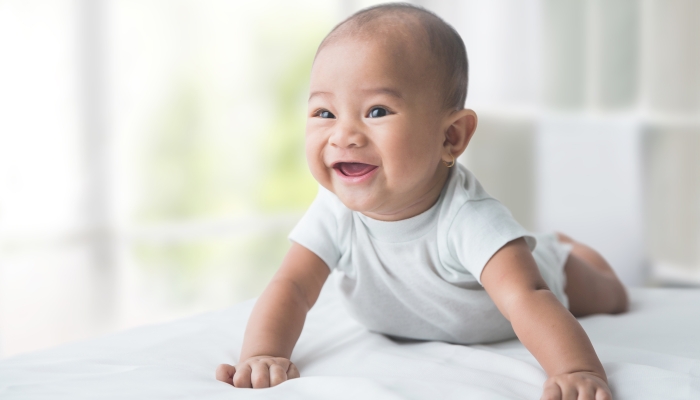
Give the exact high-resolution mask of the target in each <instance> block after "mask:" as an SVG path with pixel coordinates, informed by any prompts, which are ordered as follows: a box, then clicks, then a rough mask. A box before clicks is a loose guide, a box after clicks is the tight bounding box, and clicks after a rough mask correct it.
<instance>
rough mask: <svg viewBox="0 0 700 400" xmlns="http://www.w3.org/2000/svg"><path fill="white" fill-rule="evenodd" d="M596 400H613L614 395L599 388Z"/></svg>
mask: <svg viewBox="0 0 700 400" xmlns="http://www.w3.org/2000/svg"><path fill="white" fill-rule="evenodd" d="M595 400H612V394H611V393H610V392H609V391H607V390H605V389H601V388H598V390H597V391H596V393H595Z"/></svg>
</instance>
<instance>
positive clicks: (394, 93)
mask: <svg viewBox="0 0 700 400" xmlns="http://www.w3.org/2000/svg"><path fill="white" fill-rule="evenodd" d="M363 92H370V93H381V94H387V95H389V96H392V97H396V98H397V99H401V100H403V95H402V94H401V92H399V91H398V90H396V89H392V88H388V87H380V88H372V89H365V90H363Z"/></svg>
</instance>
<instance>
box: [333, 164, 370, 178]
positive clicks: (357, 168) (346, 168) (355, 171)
mask: <svg viewBox="0 0 700 400" xmlns="http://www.w3.org/2000/svg"><path fill="white" fill-rule="evenodd" d="M333 168H334V169H335V170H337V171H339V172H340V173H341V174H343V175H345V176H349V177H353V178H355V177H360V176H363V175H367V174H369V173H370V172H372V171H374V170H375V169H377V166H376V165H371V164H363V163H355V162H340V163H336V164H335V165H333Z"/></svg>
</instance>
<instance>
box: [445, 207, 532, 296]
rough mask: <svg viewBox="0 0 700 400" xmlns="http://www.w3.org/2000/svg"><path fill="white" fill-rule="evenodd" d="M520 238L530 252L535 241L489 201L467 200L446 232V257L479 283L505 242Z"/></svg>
mask: <svg viewBox="0 0 700 400" xmlns="http://www.w3.org/2000/svg"><path fill="white" fill-rule="evenodd" d="M520 237H523V238H525V241H526V242H527V245H528V247H529V248H530V251H532V250H534V249H535V246H536V244H537V241H536V239H535V238H534V237H533V236H532V235H530V234H529V233H528V231H527V230H525V228H523V227H522V226H521V225H520V224H519V223H518V222H517V221H516V220H515V219H514V218H513V216H512V215H511V213H510V211H508V209H507V208H506V207H505V206H504V205H503V204H501V203H500V202H499V201H498V200H495V199H493V198H486V199H481V200H476V201H467V202H466V203H465V204H464V205H463V206H462V207H461V208H460V209H459V211H458V212H457V215H456V216H455V218H454V219H453V221H452V224H451V225H450V228H449V229H448V232H447V240H448V248H449V251H450V255H451V256H452V257H453V258H454V259H455V260H456V261H457V262H458V263H459V264H460V265H461V266H463V267H464V268H465V269H466V270H467V271H468V272H469V273H471V274H472V275H474V278H476V280H477V281H478V282H479V283H480V284H481V272H482V271H483V270H484V267H485V266H486V263H488V261H489V260H490V259H491V257H493V255H494V254H496V252H498V250H500V249H501V247H503V246H504V245H505V244H506V243H508V242H510V241H512V240H515V239H517V238H520Z"/></svg>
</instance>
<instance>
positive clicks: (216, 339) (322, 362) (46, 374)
mask: <svg viewBox="0 0 700 400" xmlns="http://www.w3.org/2000/svg"><path fill="white" fill-rule="evenodd" d="M631 297H632V310H631V311H630V312H629V313H627V314H624V315H621V316H593V317H588V318H583V319H581V324H582V325H583V327H584V328H585V330H586V332H588V335H589V336H590V337H591V339H592V341H593V344H594V346H595V349H596V351H597V352H598V355H599V357H600V358H601V361H602V362H603V365H604V366H605V369H606V371H607V373H608V377H609V380H610V383H611V388H612V390H613V395H614V398H615V399H617V400H624V399H629V400H632V399H634V400H644V399H700V290H689V289H633V290H631ZM252 305H253V301H248V302H246V303H242V304H239V305H237V306H234V307H232V308H229V309H226V310H223V311H218V312H213V313H208V314H203V315H200V316H196V317H193V318H189V319H185V320H181V321H177V322H173V323H169V324H164V325H157V326H147V327H143V328H138V329H134V330H131V331H127V332H123V333H119V334H115V335H111V336H106V337H102V338H99V339H95V340H92V341H87V342H82V343H75V344H71V345H67V346H63V347H59V348H55V349H51V350H47V351H41V352H37V353H33V354H27V355H21V356H17V357H14V358H10V359H6V360H1V361H0V398H2V399H49V398H50V399H64V398H65V399H88V398H90V399H93V398H115V399H116V398H119V399H166V398H167V399H173V398H205V397H206V398H208V399H375V398H376V399H440V400H447V399H539V396H540V393H541V387H542V383H543V382H544V380H545V373H544V371H543V370H542V369H541V368H540V367H539V365H538V364H537V362H536V361H535V359H534V358H533V357H532V356H531V355H530V354H529V353H528V352H527V350H525V348H524V347H523V346H522V345H521V344H520V343H519V342H518V341H515V340H513V341H508V342H502V343H498V344H493V345H480V346H468V347H467V346H459V345H450V344H445V343H439V342H396V341H393V340H390V339H388V338H386V337H384V336H382V335H379V334H374V333H370V332H368V331H366V330H365V329H364V328H363V327H362V326H361V325H359V324H358V323H357V322H355V321H354V320H352V319H351V318H350V317H348V315H347V314H346V313H345V311H344V310H343V308H342V306H341V305H340V303H339V302H338V300H337V298H336V296H335V293H334V292H333V291H332V290H328V289H324V292H323V293H322V295H321V298H320V299H319V302H318V303H317V305H316V306H315V307H314V309H313V310H312V311H311V313H310V314H309V316H308V319H307V322H306V326H305V327H304V331H303V333H302V335H301V338H300V340H299V343H298V344H297V347H296V349H295V350H294V354H293V355H292V360H293V361H294V362H295V363H296V364H297V366H298V367H299V369H300V371H301V375H302V377H301V378H300V379H295V380H291V381H287V382H285V383H283V384H282V385H280V386H277V387H275V388H271V389H236V388H233V387H231V386H229V385H227V384H224V383H221V382H218V381H216V380H215V379H214V370H215V368H216V366H217V365H218V364H219V363H222V362H231V363H234V362H235V360H237V357H238V352H239V351H240V347H241V341H242V338H243V329H244V327H245V323H246V320H247V317H248V314H249V312H250V309H251V307H252Z"/></svg>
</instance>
